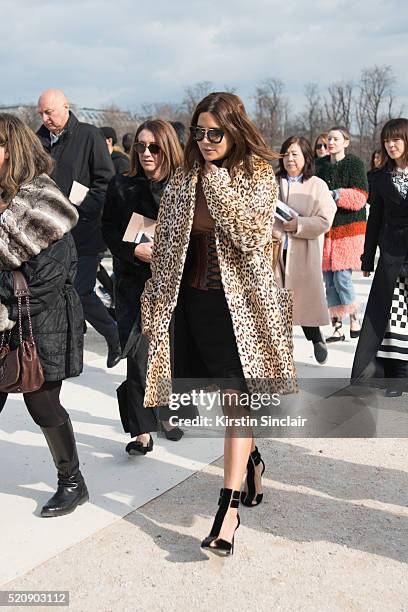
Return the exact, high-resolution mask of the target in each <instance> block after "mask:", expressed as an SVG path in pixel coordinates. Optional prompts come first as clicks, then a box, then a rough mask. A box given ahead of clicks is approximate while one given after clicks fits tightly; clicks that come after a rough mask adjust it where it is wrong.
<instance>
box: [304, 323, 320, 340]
mask: <svg viewBox="0 0 408 612" xmlns="http://www.w3.org/2000/svg"><path fill="white" fill-rule="evenodd" d="M302 329H303V333H304V334H305V338H306V340H310V341H311V342H313V344H315V343H316V342H323V337H322V333H321V331H320V327H307V326H306V325H302Z"/></svg>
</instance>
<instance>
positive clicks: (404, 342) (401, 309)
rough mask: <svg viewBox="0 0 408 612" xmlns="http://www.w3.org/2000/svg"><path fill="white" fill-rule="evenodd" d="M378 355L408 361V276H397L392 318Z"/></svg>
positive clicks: (391, 312)
mask: <svg viewBox="0 0 408 612" xmlns="http://www.w3.org/2000/svg"><path fill="white" fill-rule="evenodd" d="M377 357H383V358H386V359H387V358H388V359H401V360H404V361H408V277H404V276H400V277H398V278H397V282H396V284H395V288H394V294H393V297H392V304H391V311H390V318H389V321H388V324H387V329H386V330H385V334H384V339H383V341H382V343H381V346H380V348H379V350H378V352H377Z"/></svg>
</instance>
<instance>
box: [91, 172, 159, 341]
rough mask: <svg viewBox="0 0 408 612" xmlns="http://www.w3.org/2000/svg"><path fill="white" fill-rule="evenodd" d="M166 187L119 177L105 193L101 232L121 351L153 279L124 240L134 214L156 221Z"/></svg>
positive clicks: (148, 270)
mask: <svg viewBox="0 0 408 612" xmlns="http://www.w3.org/2000/svg"><path fill="white" fill-rule="evenodd" d="M163 188H164V184H163V183H153V182H151V181H149V180H148V179H147V178H146V176H145V175H144V174H140V175H138V176H122V175H116V176H114V177H113V179H112V180H111V182H110V183H109V187H108V190H107V193H106V199H105V206H104V211H103V216H102V232H103V237H104V240H105V242H106V244H107V245H108V247H109V249H110V250H111V252H112V255H113V270H114V272H115V311H116V318H117V321H118V327H119V335H120V339H121V343H122V348H124V345H125V344H126V341H127V339H128V336H129V333H130V330H131V328H132V326H133V325H134V323H135V321H136V319H137V318H138V317H139V314H140V297H141V295H142V292H143V289H144V285H145V282H146V280H147V279H148V278H150V276H151V272H150V265H149V264H147V263H145V262H143V261H141V260H140V259H138V258H137V257H135V255H134V251H135V246H136V245H135V244H134V243H133V242H124V241H123V240H122V237H123V234H124V233H125V231H126V228H127V226H128V223H129V221H130V218H131V216H132V213H134V212H137V213H139V214H141V215H144V216H145V217H149V218H150V219H157V215H158V212H159V202H160V196H161V193H162V190H163ZM139 318H140V317H139ZM139 333H140V329H139Z"/></svg>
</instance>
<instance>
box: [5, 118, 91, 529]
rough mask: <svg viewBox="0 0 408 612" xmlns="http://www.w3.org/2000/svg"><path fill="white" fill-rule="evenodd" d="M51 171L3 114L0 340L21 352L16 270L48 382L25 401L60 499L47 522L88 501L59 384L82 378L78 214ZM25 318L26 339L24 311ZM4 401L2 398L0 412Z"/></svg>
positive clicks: (23, 131)
mask: <svg viewBox="0 0 408 612" xmlns="http://www.w3.org/2000/svg"><path fill="white" fill-rule="evenodd" d="M51 170H52V160H51V158H50V157H49V156H48V154H47V153H45V152H44V150H43V148H42V146H41V144H40V142H39V141H38V139H37V137H36V136H35V134H34V133H33V132H32V131H31V130H30V129H29V128H28V127H27V126H25V125H24V123H23V122H22V121H20V120H19V119H18V118H17V117H14V116H12V115H8V114H0V191H1V197H0V302H1V303H0V335H2V333H3V332H4V333H5V334H6V336H8V335H9V334H10V346H11V348H12V349H13V348H16V347H17V346H18V344H19V331H18V327H19V326H18V323H17V324H16V321H17V319H18V308H17V300H16V298H15V296H14V282H13V273H12V271H13V270H20V271H21V272H22V273H23V275H24V277H25V279H26V282H27V285H28V288H29V291H30V311H31V320H32V329H33V335H34V339H35V342H36V346H37V351H38V356H39V359H40V361H41V364H42V366H43V371H44V379H45V382H44V384H43V385H42V387H41V388H40V389H39V390H37V391H33V392H31V393H25V394H24V402H25V404H26V406H27V409H28V411H29V413H30V415H31V417H32V418H33V420H34V421H35V423H36V424H37V425H39V426H40V427H41V429H42V431H43V433H44V435H45V438H46V441H47V443H48V446H49V448H50V451H51V454H52V457H53V460H54V463H55V466H56V468H57V471H58V489H57V492H56V493H55V494H54V495H53V496H52V497H51V499H50V500H49V501H48V502H47V503H46V505H45V506H44V507H43V509H42V511H41V516H47V517H49V516H60V515H62V514H68V513H69V512H72V511H73V510H74V509H75V508H76V507H77V506H78V504H82V503H84V502H85V501H87V499H88V491H87V488H86V485H85V482H84V479H83V477H82V474H81V472H80V471H79V462H78V455H77V450H76V445H75V439H74V435H73V431H72V425H71V421H70V419H69V416H68V414H67V412H66V411H65V409H64V408H63V407H62V405H61V403H60V397H59V395H60V390H61V384H62V381H63V380H64V379H65V378H68V377H70V376H78V375H79V374H80V373H81V371H82V352H83V331H82V325H83V317H82V309H81V304H80V302H79V298H78V295H77V294H76V292H75V289H74V288H73V282H74V277H75V272H76V262H77V254H76V249H75V245H74V243H73V239H72V237H71V234H70V230H71V229H72V228H73V227H74V226H75V224H76V222H77V220H78V213H77V211H76V209H75V207H74V206H73V205H72V204H71V203H70V202H69V201H68V200H67V199H66V198H65V196H64V195H63V194H62V193H61V191H60V190H59V189H58V187H57V186H56V185H55V183H54V182H53V181H52V180H51V179H50V178H49V176H48V174H49V173H50V172H51ZM22 317H23V330H24V331H26V330H27V327H28V318H27V310H26V309H25V308H23V310H22ZM24 335H25V334H24ZM0 383H1V381H0ZM6 400H7V393H4V392H1V393H0V411H1V410H2V409H3V407H4V404H5V403H6Z"/></svg>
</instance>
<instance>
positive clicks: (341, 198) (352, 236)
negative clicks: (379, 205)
mask: <svg viewBox="0 0 408 612" xmlns="http://www.w3.org/2000/svg"><path fill="white" fill-rule="evenodd" d="M317 175H318V176H319V177H320V178H321V179H323V180H324V181H326V183H327V185H328V187H329V189H330V190H331V191H334V192H335V200H336V204H337V212H336V215H335V217H334V221H333V225H332V227H331V229H330V231H329V232H327V234H326V235H325V240H324V248H323V270H325V271H326V270H331V271H332V272H336V271H338V270H360V269H361V259H360V257H361V255H362V253H363V250H364V236H365V231H366V225H367V222H366V203H367V197H368V184H367V176H366V172H365V168H364V164H363V162H362V160H361V159H360V158H359V157H357V156H356V155H352V154H347V155H346V156H345V157H344V158H343V159H342V160H341V161H339V162H337V163H336V164H332V163H331V162H330V156H329V155H328V156H327V157H323V158H321V160H319V161H318V162H317Z"/></svg>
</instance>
